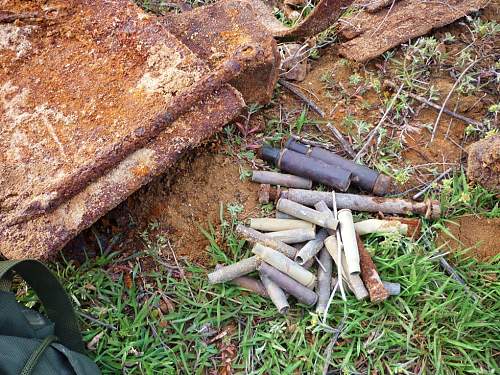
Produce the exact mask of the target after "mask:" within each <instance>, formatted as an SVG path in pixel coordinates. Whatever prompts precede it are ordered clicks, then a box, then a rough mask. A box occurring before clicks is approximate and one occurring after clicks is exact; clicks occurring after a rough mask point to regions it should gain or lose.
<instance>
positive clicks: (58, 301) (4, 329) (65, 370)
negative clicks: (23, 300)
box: [0, 260, 100, 375]
mask: <svg viewBox="0 0 500 375" xmlns="http://www.w3.org/2000/svg"><path fill="white" fill-rule="evenodd" d="M11 271H15V272H16V273H17V274H18V275H20V276H21V277H22V278H23V279H24V280H25V281H26V282H27V283H28V285H29V286H30V287H31V288H33V290H34V291H35V292H36V294H37V295H38V298H39V299H40V301H41V302H42V304H43V307H44V308H45V311H46V313H47V316H48V319H47V318H46V317H44V316H43V315H41V314H39V313H38V312H36V311H33V310H30V309H28V308H26V307H25V306H23V305H21V304H19V303H18V302H17V301H16V299H15V295H14V294H13V293H11V292H10V291H9V290H10V280H11V278H10V276H11V275H10V274H11ZM84 350H85V347H84V345H83V341H82V336H81V334H80V329H79V327H78V321H77V319H76V316H75V312H74V311H73V307H72V306H71V302H70V300H69V298H68V295H67V294H66V293H65V291H64V289H63V288H62V286H61V284H60V283H59V281H58V280H57V278H56V277H55V276H54V275H53V274H52V272H50V271H49V270H48V269H47V267H45V266H44V265H43V264H42V263H40V262H37V261H34V260H20V261H4V262H0V374H1V375H19V374H21V375H28V374H33V375H52V374H54V375H59V374H64V375H66V374H68V375H75V374H76V375H98V374H100V371H99V369H98V368H97V366H96V365H95V363H94V362H92V361H91V360H90V359H89V358H88V357H86V356H85V354H84Z"/></svg>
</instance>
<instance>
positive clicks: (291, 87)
mask: <svg viewBox="0 0 500 375" xmlns="http://www.w3.org/2000/svg"><path fill="white" fill-rule="evenodd" d="M278 83H279V84H280V85H281V86H283V87H284V88H286V89H287V90H288V91H290V92H291V93H292V94H293V95H295V96H296V97H297V98H299V99H300V100H301V101H302V102H304V103H305V104H307V105H308V106H309V107H310V108H311V109H312V110H313V111H314V112H316V113H317V114H318V115H320V116H321V117H325V112H324V111H323V110H322V109H321V108H320V107H319V106H318V105H317V104H316V103H314V101H312V100H311V99H309V98H308V97H307V96H305V95H304V94H303V93H302V91H300V90H299V89H298V88H297V87H295V85H293V84H292V83H290V82H288V81H285V80H284V79H280V80H278Z"/></svg>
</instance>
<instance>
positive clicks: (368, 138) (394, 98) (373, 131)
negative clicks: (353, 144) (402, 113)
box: [354, 85, 404, 163]
mask: <svg viewBox="0 0 500 375" xmlns="http://www.w3.org/2000/svg"><path fill="white" fill-rule="evenodd" d="M403 86H404V85H401V86H399V89H398V91H397V92H396V95H394V97H393V98H392V100H391V102H390V103H389V105H388V106H387V109H386V110H385V112H384V114H383V115H382V118H381V119H380V121H379V122H378V124H377V126H375V127H374V128H373V129H372V131H371V132H370V134H369V135H368V137H367V139H366V141H365V143H364V145H363V147H361V150H359V151H358V153H357V154H356V156H355V157H354V162H355V163H357V162H358V161H359V159H360V158H361V156H363V154H364V153H365V151H366V149H367V148H368V146H370V143H371V142H372V140H373V137H375V135H376V134H377V131H378V129H379V128H380V127H381V126H382V124H383V123H384V121H385V119H386V118H387V115H388V114H389V112H390V111H391V109H392V107H393V106H394V103H395V102H396V99H397V97H398V96H399V94H400V93H401V90H403Z"/></svg>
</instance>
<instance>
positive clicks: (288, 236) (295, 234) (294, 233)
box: [266, 228, 316, 244]
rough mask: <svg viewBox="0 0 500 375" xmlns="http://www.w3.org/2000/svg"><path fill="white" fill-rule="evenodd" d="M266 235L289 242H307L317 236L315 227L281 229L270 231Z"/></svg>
mask: <svg viewBox="0 0 500 375" xmlns="http://www.w3.org/2000/svg"><path fill="white" fill-rule="evenodd" d="M266 236H267V237H269V238H271V239H274V240H278V241H281V242H284V243H287V244H290V243H291V244H293V243H300V242H306V241H310V240H312V239H314V238H315V237H316V232H315V230H314V229H304V228H299V229H289V230H280V231H278V232H268V233H266Z"/></svg>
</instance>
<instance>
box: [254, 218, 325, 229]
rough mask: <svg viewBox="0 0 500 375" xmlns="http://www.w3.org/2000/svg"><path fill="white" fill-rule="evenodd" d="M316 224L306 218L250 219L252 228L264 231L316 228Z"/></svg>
mask: <svg viewBox="0 0 500 375" xmlns="http://www.w3.org/2000/svg"><path fill="white" fill-rule="evenodd" d="M314 227H315V226H314V224H312V223H308V222H307V221H304V220H296V219H274V218H267V217H264V218H256V219H250V228H253V229H256V230H260V231H262V232H277V231H281V230H289V229H299V228H303V229H314Z"/></svg>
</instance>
